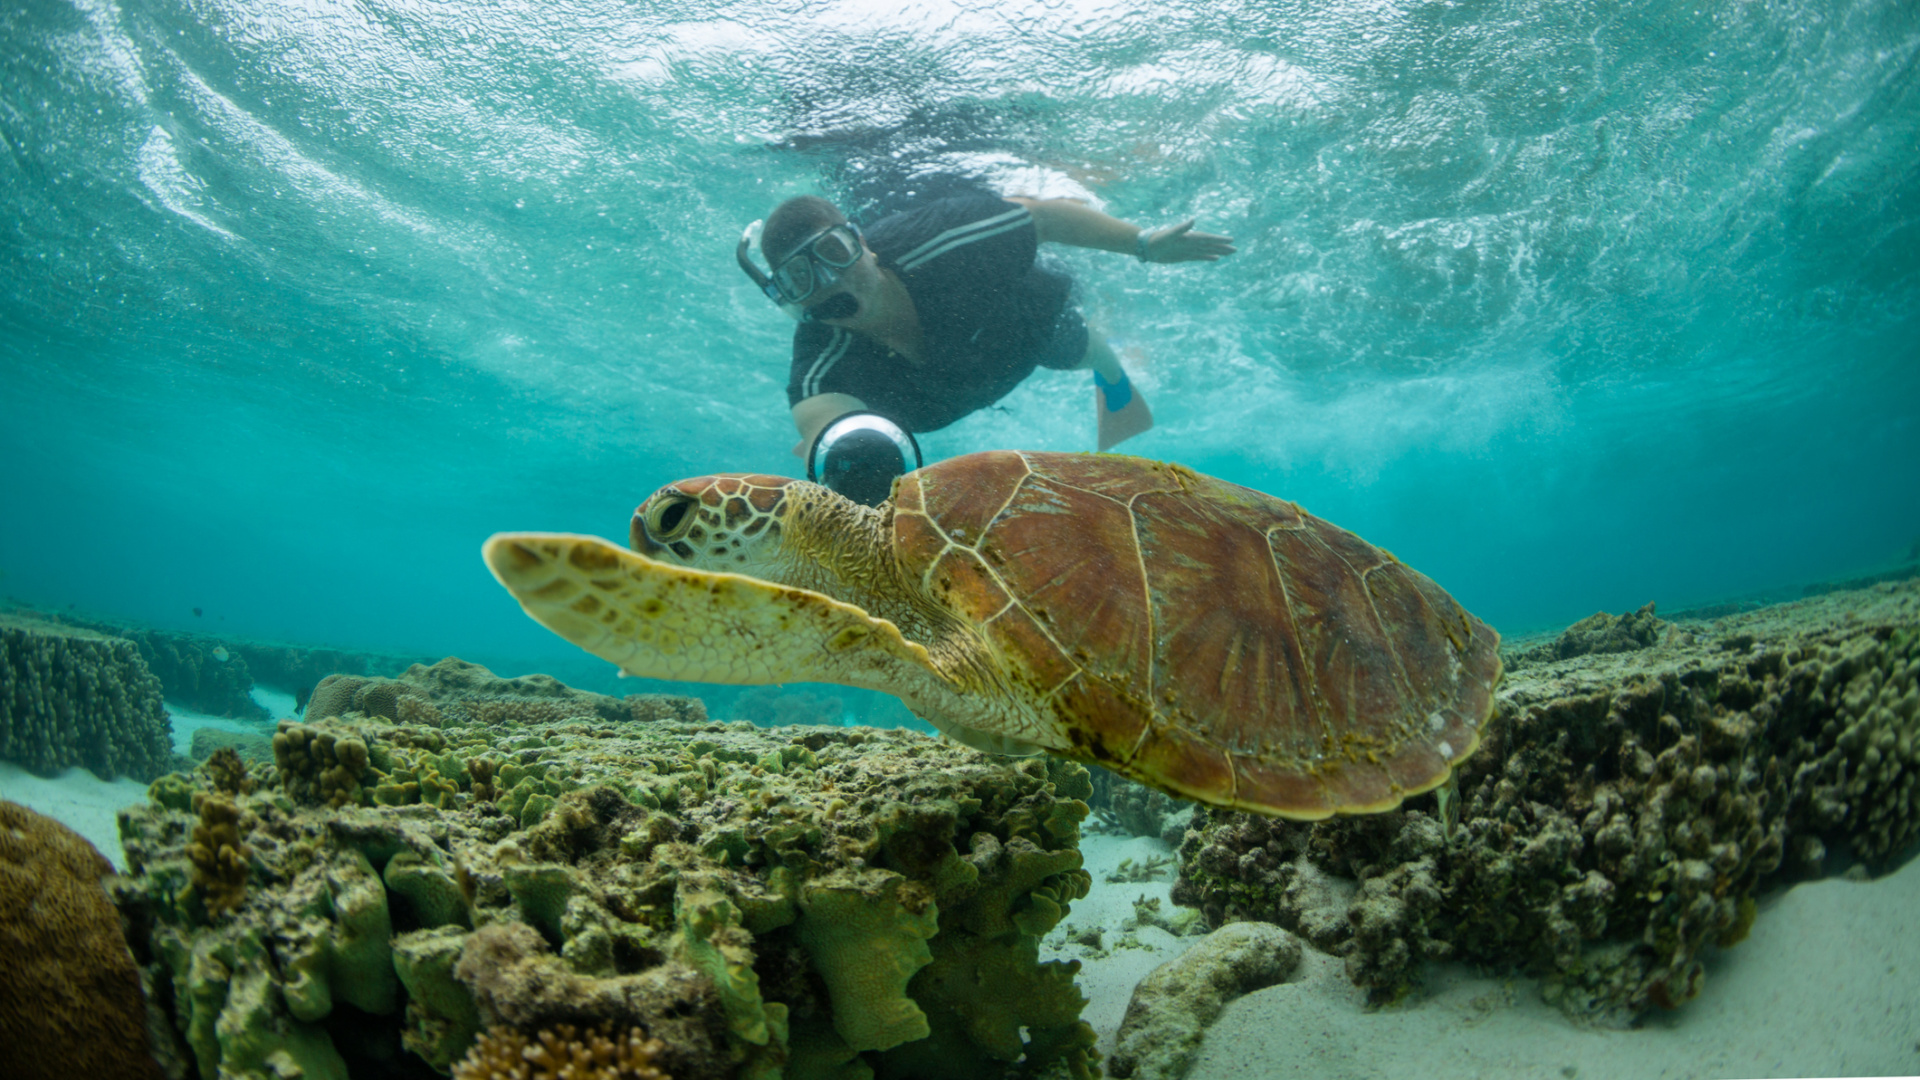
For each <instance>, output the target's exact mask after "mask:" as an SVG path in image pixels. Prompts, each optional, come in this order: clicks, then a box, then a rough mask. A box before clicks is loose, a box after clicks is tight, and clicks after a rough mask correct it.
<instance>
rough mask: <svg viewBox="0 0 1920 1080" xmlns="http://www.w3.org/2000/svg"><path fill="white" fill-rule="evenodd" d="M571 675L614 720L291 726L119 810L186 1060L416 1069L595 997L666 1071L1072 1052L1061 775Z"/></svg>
mask: <svg viewBox="0 0 1920 1080" xmlns="http://www.w3.org/2000/svg"><path fill="white" fill-rule="evenodd" d="M436 667H440V665H436ZM464 667H467V668H470V667H471V666H470V665H466V666H464ZM429 670H431V669H422V670H421V671H418V672H410V673H409V677H410V678H409V680H408V682H407V684H408V685H411V686H414V687H416V688H419V687H420V686H421V685H422V683H424V682H426V681H427V678H426V677H424V673H425V672H426V671H429ZM476 670H479V671H483V670H484V669H476ZM447 671H451V672H452V673H454V674H461V672H460V671H459V670H458V669H444V670H443V674H444V673H446V672H447ZM466 674H473V672H466ZM489 678H490V676H489ZM395 681H399V680H395ZM483 685H486V686H487V687H488V688H489V689H493V687H492V685H491V684H483ZM536 685H537V684H536ZM561 689H563V690H564V689H565V688H564V687H563V688H561ZM359 692H360V691H359V690H358V689H356V690H355V691H354V693H356V694H358V693H359ZM568 694H571V691H568ZM595 697H596V698H597V701H596V704H599V703H603V702H607V701H610V702H613V703H614V704H616V705H618V706H619V707H620V708H619V710H617V712H618V715H616V716H615V717H612V718H609V717H607V716H605V715H602V714H600V713H598V712H590V713H586V714H581V715H578V716H577V718H576V719H574V720H571V721H548V720H532V721H516V722H511V723H508V724H506V725H504V726H491V725H486V724H480V723H474V722H471V721H469V720H466V719H465V718H466V717H469V716H471V715H472V712H471V711H467V708H466V704H463V703H471V702H473V701H475V700H476V699H472V698H458V697H452V696H448V697H446V698H427V697H425V696H424V695H422V700H425V701H426V702H427V703H428V704H431V705H432V706H433V707H434V708H435V709H436V710H439V711H440V716H439V717H438V719H439V723H438V724H433V725H427V724H406V723H395V722H392V721H390V720H387V719H381V718H369V717H367V716H365V715H364V713H362V712H359V711H356V712H355V713H354V714H351V715H348V716H345V717H336V718H332V719H323V720H315V721H313V722H310V723H303V724H293V723H285V724H283V725H282V731H281V732H280V734H279V736H278V737H277V738H276V743H277V747H276V749H277V752H278V754H279V758H278V761H277V763H276V765H275V766H274V767H273V768H271V769H269V770H262V769H261V768H260V767H259V766H255V767H254V771H255V772H256V773H261V774H262V775H261V776H260V779H261V781H262V782H261V783H260V784H259V785H258V787H257V788H256V789H255V790H253V791H251V792H246V791H240V792H230V791H227V790H224V787H223V785H224V786H225V787H233V786H244V785H235V784H234V782H233V780H232V776H233V772H232V762H231V761H228V760H225V759H223V763H222V764H221V765H220V766H218V767H213V766H209V767H205V768H202V769H200V770H197V771H196V772H194V773H191V774H175V775H172V776H168V777H165V778H162V779H161V780H160V781H158V782H156V783H155V784H154V785H152V788H151V798H150V799H149V801H148V802H147V803H145V804H143V805H141V806H139V807H136V808H130V809H128V810H125V811H123V812H122V814H121V834H122V839H123V842H124V846H125V848H126V852H127V859H128V866H129V870H130V884H129V885H128V886H127V887H126V890H125V892H124V893H123V896H122V908H123V910H124V911H125V912H126V914H127V917H128V919H129V922H130V924H131V925H132V926H133V927H134V933H133V935H132V937H133V939H134V940H135V941H136V942H138V943H139V945H138V949H137V952H138V954H139V956H140V958H141V961H142V962H143V963H144V964H146V965H147V970H148V974H149V978H150V979H151V980H152V981H153V982H154V983H155V985H158V986H162V987H164V988H165V993H164V994H162V995H159V996H160V997H161V998H162V999H163V1000H164V1001H165V1003H166V1008H167V1012H168V1015H169V1017H170V1020H171V1023H172V1025H173V1027H174V1028H175V1029H176V1030H177V1031H178V1032H179V1033H180V1037H181V1039H182V1041H183V1042H184V1043H185V1044H186V1045H187V1046H188V1047H190V1048H191V1051H192V1055H193V1057H194V1059H195V1061H196V1062H197V1068H198V1070H199V1074H200V1075H201V1076H204V1077H208V1078H212V1077H215V1076H221V1077H261V1078H265V1077H268V1076H273V1075H284V1074H286V1073H288V1072H289V1071H290V1070H292V1069H295V1068H297V1069H300V1070H302V1071H303V1074H304V1075H305V1076H307V1077H308V1078H310V1080H322V1078H332V1077H343V1076H346V1075H349V1074H354V1075H357V1074H359V1073H361V1072H363V1071H367V1072H371V1071H374V1070H376V1069H377V1070H379V1071H380V1072H381V1074H382V1075H401V1076H405V1075H417V1076H420V1077H423V1078H424V1077H427V1076H432V1075H435V1074H436V1073H439V1074H444V1073H446V1072H447V1071H448V1070H450V1069H452V1068H453V1067H454V1064H455V1063H456V1062H459V1061H460V1060H461V1059H462V1058H463V1057H464V1056H465V1055H466V1054H467V1053H468V1052H469V1051H470V1050H471V1049H472V1048H473V1047H474V1046H475V1044H476V1040H477V1039H478V1038H480V1035H481V1032H483V1031H486V1030H488V1029H489V1028H507V1029H511V1030H512V1031H514V1032H518V1033H519V1036H517V1037H522V1038H525V1039H528V1040H537V1039H538V1038H539V1036H538V1035H537V1034H536V1033H537V1032H539V1031H541V1030H543V1029H553V1030H555V1031H557V1030H558V1025H561V1024H571V1025H574V1026H575V1028H576V1029H578V1030H585V1029H587V1028H590V1027H593V1026H594V1025H598V1024H601V1023H609V1024H612V1025H614V1030H618V1031H622V1032H629V1031H631V1030H633V1029H639V1030H641V1031H644V1032H645V1033H646V1036H647V1037H648V1038H652V1039H658V1040H659V1041H660V1043H661V1044H662V1048H661V1050H660V1051H659V1053H658V1054H657V1056H656V1057H655V1058H654V1059H653V1061H652V1064H653V1066H654V1067H656V1068H658V1069H660V1070H662V1071H664V1072H666V1073H668V1074H671V1075H672V1076H674V1077H676V1078H678V1080H707V1078H713V1080H718V1078H722V1077H726V1078H731V1077H747V1078H770V1077H775V1076H780V1075H784V1076H785V1077H788V1078H790V1080H811V1078H825V1077H881V1078H888V1077H900V1078H907V1077H911V1078H914V1080H948V1078H952V1080H961V1078H975V1077H979V1078H985V1077H992V1078H994V1080H1001V1078H1003V1077H1009V1076H1039V1075H1065V1076H1080V1077H1087V1076H1091V1075H1093V1074H1094V1071H1095V1070H1096V1069H1097V1056H1096V1055H1095V1053H1094V1051H1093V1043H1094V1037H1093V1033H1092V1030H1091V1029H1090V1028H1088V1027H1087V1025H1086V1024H1085V1023H1084V1022H1082V1021H1081V1020H1080V1019H1079V1013H1080V1009H1081V1008H1082V1006H1083V1005H1084V999H1083V998H1082V997H1081V995H1080V994H1079V992H1078V990H1077V989H1076V988H1075V987H1074V984H1073V980H1074V975H1075V974H1076V971H1077V967H1078V965H1077V964H1074V963H1065V964H1063V963H1041V962H1040V960H1039V941H1040V937H1041V936H1042V935H1044V934H1045V933H1046V932H1047V931H1049V930H1050V929H1051V928H1052V927H1053V926H1054V925H1055V924H1056V923H1058V922H1059V921H1060V920H1061V919H1062V918H1063V917H1064V916H1065V915H1066V913H1067V911H1068V908H1069V905H1070V903H1071V902H1072V901H1073V900H1075V899H1078V898H1079V897H1081V896H1084V895H1085V893H1086V890H1087V888H1088V887H1089V884H1090V882H1089V880H1088V876H1087V874H1086V873H1085V871H1083V870H1082V869H1081V868H1080V855H1079V851H1078V847H1077V845H1078V840H1079V826H1080V822H1081V821H1082V819H1083V818H1084V817H1085V816H1086V813H1087V809H1086V804H1085V802H1084V801H1083V800H1084V799H1085V797H1086V796H1087V795H1089V794H1091V786H1090V784H1089V782H1088V778H1087V774H1086V771H1085V770H1084V769H1082V768H1080V767H1079V766H1077V765H1073V764H1070V763H1066V762H1061V761H1057V760H1051V759H1039V758H1033V759H1023V760H1017V761H1015V760H1010V759H1004V758H993V757H988V756H985V755H981V754H978V753H975V752H974V751H971V750H967V749H964V748H962V747H959V746H956V745H954V744H952V743H949V742H943V741H940V740H935V739H930V738H927V737H924V736H920V735H916V734H911V733H906V732H880V731H875V730H872V729H861V728H809V729H805V730H804V733H803V734H798V735H796V734H795V733H794V732H793V731H792V730H787V731H766V730H761V729H757V728H754V727H753V726H752V725H750V724H746V723H733V724H724V725H723V724H712V723H689V722H684V721H679V720H671V719H660V720H655V721H653V722H650V723H645V724H635V723H632V722H630V721H631V717H632V716H633V714H634V708H633V705H632V699H627V700H625V701H622V700H621V699H607V698H600V697H599V696H595ZM478 700H486V701H495V702H498V701H502V700H505V699H501V698H487V699H478ZM542 700H546V701H559V702H562V703H571V702H575V701H578V700H580V699H578V698H573V697H570V696H567V695H562V694H557V693H556V694H554V695H552V696H551V697H549V698H545V699H542ZM449 703H451V705H452V706H453V707H449ZM535 703H536V704H538V703H539V702H535ZM569 707H575V706H573V705H571V704H570V705H569ZM223 804H230V805H231V806H232V807H233V808H234V810H235V811H237V812H236V813H233V814H229V813H228V812H227V811H226V809H225V806H224V805H223ZM210 806H212V807H216V808H217V809H216V810H215V811H214V821H215V827H218V828H220V829H222V830H226V829H230V830H231V831H230V832H222V833H221V835H220V836H219V837H215V838H213V839H217V840H218V841H219V843H218V845H216V844H214V843H209V836H208V833H209V828H210V827H209V826H208V824H207V822H206V821H205V820H203V819H205V818H206V816H207V814H208V807H210ZM196 844H197V845H198V846H196ZM224 848H231V849H233V850H234V851H236V852H238V851H241V850H243V849H244V851H245V852H246V857H245V858H244V859H241V860H227V861H225V862H222V863H218V864H215V866H214V869H217V870H219V871H220V872H222V873H226V874H229V875H233V874H235V873H236V872H237V870H238V868H239V867H241V866H242V865H244V867H245V873H246V876H245V879H244V883H243V888H242V889H241V891H238V892H237V893H233V894H221V896H222V899H223V900H225V899H226V898H227V897H228V896H229V895H231V897H232V902H231V904H227V903H222V904H221V905H220V906H219V908H218V909H217V910H216V907H215V905H214V903H213V902H212V897H211V895H210V894H209V893H208V890H207V888H206V887H205V886H204V885H201V884H196V875H198V877H199V878H206V877H208V876H209V875H210V874H211V873H212V870H209V869H207V868H206V867H205V864H206V860H205V859H204V858H203V857H200V856H199V855H198V853H199V852H201V851H202V850H205V851H214V850H221V849H224ZM221 880H222V883H223V884H224V882H225V881H226V880H227V879H225V878H223V879H221ZM502 1037H503V1038H508V1039H511V1038H514V1037H516V1036H511V1035H508V1036H502ZM526 1045H527V1046H528V1047H532V1046H534V1045H535V1043H534V1042H531V1041H530V1042H528V1043H527V1044H526ZM488 1053H491V1051H489V1052H488ZM483 1056H484V1055H483Z"/></svg>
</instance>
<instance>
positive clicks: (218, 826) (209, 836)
mask: <svg viewBox="0 0 1920 1080" xmlns="http://www.w3.org/2000/svg"><path fill="white" fill-rule="evenodd" d="M193 808H194V810H195V811H196V812H197V813H198V814H199V815H200V823H199V824H197V825H195V826H194V827H193V842H192V843H190V844H188V845H187V859H188V861H190V862H191V863H192V864H193V879H192V881H193V883H192V887H193V889H194V890H195V891H197V892H198V893H199V894H200V899H201V902H202V903H204V904H206V907H207V913H208V914H210V915H213V916H216V917H217V916H219V915H223V914H225V913H226V912H229V911H232V910H233V909H234V908H237V907H239V906H240V904H241V903H242V902H243V901H244V900H245V899H246V895H247V873H248V866H247V859H248V857H249V856H251V855H252V854H253V853H252V851H251V850H249V849H248V847H247V845H246V844H245V843H243V842H242V841H241V839H240V808H239V807H237V806H235V805H234V803H233V800H232V799H231V798H228V797H227V796H225V795H218V794H213V793H209V792H204V791H197V792H195V793H194V795H193Z"/></svg>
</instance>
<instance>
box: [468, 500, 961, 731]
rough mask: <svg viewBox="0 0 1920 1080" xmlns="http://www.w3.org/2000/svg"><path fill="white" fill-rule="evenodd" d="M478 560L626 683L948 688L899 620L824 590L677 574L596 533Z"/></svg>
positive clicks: (491, 552)
mask: <svg viewBox="0 0 1920 1080" xmlns="http://www.w3.org/2000/svg"><path fill="white" fill-rule="evenodd" d="M480 553H481V556H482V557H483V558H484V559H486V561H487V568H488V569H490V570H492V571H493V576H494V577H495V578H497V579H499V581H500V584H502V585H504V586H506V587H507V591H508V592H510V593H512V594H513V595H514V599H516V600H519V601H520V606H521V607H523V608H525V609H526V612H527V614H528V615H531V616H533V619H534V621H535V622H538V623H539V624H540V625H542V626H544V627H546V628H547V629H549V630H551V631H553V632H554V633H556V634H559V635H560V636H561V637H563V638H566V639H567V640H568V641H571V642H573V643H574V644H575V645H578V646H580V647H581V648H583V649H585V650H587V651H588V652H590V653H592V654H593V655H595V656H598V657H600V658H601V659H602V660H606V661H609V662H611V663H614V664H617V665H619V667H620V669H621V670H622V671H625V672H626V673H627V674H629V675H640V676H644V677H646V678H650V679H684V680H690V681H694V682H711V683H732V684H736V685H761V684H766V683H783V682H830V683H839V684H841V685H844V686H861V687H866V688H869V689H874V690H884V691H887V692H889V693H895V694H900V695H901V696H902V697H907V696H908V694H909V693H911V691H912V690H913V688H915V687H916V686H917V685H922V686H924V685H925V684H926V683H927V682H928V681H929V680H931V681H932V682H934V683H937V684H939V685H938V687H937V688H936V687H934V686H926V689H927V690H929V691H932V692H935V693H938V692H940V691H941V690H947V689H949V684H948V683H947V681H946V680H945V678H944V677H942V676H941V675H939V674H938V673H937V672H935V671H934V669H933V667H932V665H931V664H930V663H929V662H928V659H927V650H926V649H924V648H922V647H921V646H919V645H918V644H916V643H914V642H911V641H908V640H906V639H905V638H903V637H901V636H900V630H899V628H897V627H896V626H894V625H893V623H891V622H888V621H887V620H885V619H876V618H874V617H873V616H871V615H869V614H867V613H866V612H865V611H862V610H861V609H860V608H858V607H855V606H854V605H852V604H847V603H842V602H841V601H838V600H835V599H833V598H832V597H830V596H826V595H823V594H821V593H817V592H812V591H810V590H807V589H796V588H791V587H789V586H785V585H774V584H771V583H769V582H765V581H761V580H759V579H758V578H750V577H745V576H742V575H740V574H716V573H709V572H707V571H704V570H691V569H687V568H686V567H681V566H673V565H671V564H669V563H663V562H660V561H659V560H657V559H649V558H647V557H646V556H645V555H641V554H639V553H637V552H633V551H629V550H627V549H626V548H623V547H620V546H618V545H616V544H612V543H609V542H608V541H606V540H602V539H600V538H599V537H597V536H578V535H574V534H571V533H496V534H494V535H493V536H491V537H489V538H488V539H487V542H486V543H485V544H484V545H482V547H481V549H480Z"/></svg>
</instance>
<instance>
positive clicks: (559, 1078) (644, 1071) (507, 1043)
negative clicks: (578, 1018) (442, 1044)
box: [453, 1023, 671, 1080]
mask: <svg viewBox="0 0 1920 1080" xmlns="http://www.w3.org/2000/svg"><path fill="white" fill-rule="evenodd" d="M663 1049H665V1046H664V1044H663V1043H661V1042H660V1040H658V1039H649V1038H647V1034H646V1032H645V1031H643V1030H642V1029H640V1028H637V1027H630V1028H628V1029H627V1030H626V1031H624V1032H621V1033H619V1034H616V1033H615V1032H614V1030H613V1025H612V1024H610V1023H606V1024H601V1025H600V1026H599V1027H597V1028H595V1029H593V1030H591V1031H581V1030H580V1029H578V1028H576V1027H574V1026H573V1025H572V1024H559V1025H556V1026H554V1027H550V1028H541V1029H540V1030H539V1031H537V1032H535V1033H534V1036H533V1038H531V1039H529V1038H528V1037H527V1036H525V1035H523V1034H521V1033H520V1032H519V1031H516V1030H514V1029H513V1028H505V1027H496V1028H493V1029H492V1030H490V1031H488V1032H486V1033H485V1034H483V1035H481V1036H480V1038H479V1039H478V1040H477V1041H476V1042H475V1043H474V1044H473V1049H472V1050H470V1051H468V1052H467V1056H466V1057H465V1058H463V1059H461V1061H460V1063H459V1064H458V1065H455V1066H454V1067H453V1080H671V1078H670V1077H668V1076H667V1074H666V1073H664V1072H661V1071H660V1070H659V1069H658V1068H656V1067H655V1066H654V1064H653V1062H654V1059H655V1058H657V1057H659V1056H660V1052H661V1051H662V1050H663Z"/></svg>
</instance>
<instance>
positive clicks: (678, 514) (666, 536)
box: [647, 495, 694, 543]
mask: <svg viewBox="0 0 1920 1080" xmlns="http://www.w3.org/2000/svg"><path fill="white" fill-rule="evenodd" d="M693 502H694V500H693V499H692V498H691V497H689V496H686V495H668V496H666V497H665V498H662V499H661V500H660V501H659V503H657V504H656V505H654V506H652V507H649V508H648V510H647V531H648V532H650V533H652V534H653V538H654V539H655V540H658V541H660V542H661V543H670V542H672V541H674V540H678V539H680V534H682V533H684V532H686V531H687V529H688V528H690V527H691V526H692V525H693Z"/></svg>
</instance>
